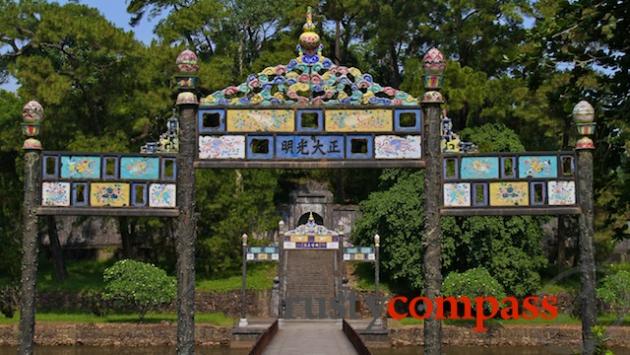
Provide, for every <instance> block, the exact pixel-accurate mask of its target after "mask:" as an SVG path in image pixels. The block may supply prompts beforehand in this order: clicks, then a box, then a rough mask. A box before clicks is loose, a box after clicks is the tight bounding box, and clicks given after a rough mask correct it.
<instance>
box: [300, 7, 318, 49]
mask: <svg viewBox="0 0 630 355" xmlns="http://www.w3.org/2000/svg"><path fill="white" fill-rule="evenodd" d="M315 28H316V27H315V24H314V23H313V9H312V8H311V7H310V6H309V7H308V9H307V10H306V23H305V24H304V26H302V29H303V30H304V32H302V34H301V35H300V46H299V49H300V52H301V53H300V55H302V53H304V54H307V55H314V54H317V52H318V51H320V39H319V35H318V34H317V33H316V32H315Z"/></svg>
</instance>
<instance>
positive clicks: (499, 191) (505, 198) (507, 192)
mask: <svg viewBox="0 0 630 355" xmlns="http://www.w3.org/2000/svg"><path fill="white" fill-rule="evenodd" d="M528 187H529V184H528V183H527V182H493V183H490V206H528V205H529V188H528Z"/></svg>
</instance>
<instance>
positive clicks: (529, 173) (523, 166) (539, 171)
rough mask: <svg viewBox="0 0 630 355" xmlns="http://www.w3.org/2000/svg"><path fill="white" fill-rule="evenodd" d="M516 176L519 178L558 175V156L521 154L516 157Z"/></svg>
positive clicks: (552, 176) (553, 176)
mask: <svg viewBox="0 0 630 355" xmlns="http://www.w3.org/2000/svg"><path fill="white" fill-rule="evenodd" d="M518 176H519V177H520V178H521V179H524V178H528V177H532V178H555V177H557V176H558V158H557V157H556V156H555V155H549V156H521V157H519V158H518Z"/></svg>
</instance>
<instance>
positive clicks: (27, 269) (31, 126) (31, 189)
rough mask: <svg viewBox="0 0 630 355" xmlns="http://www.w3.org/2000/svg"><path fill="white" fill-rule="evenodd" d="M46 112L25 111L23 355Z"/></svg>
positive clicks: (29, 341)
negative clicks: (42, 130) (41, 140)
mask: <svg viewBox="0 0 630 355" xmlns="http://www.w3.org/2000/svg"><path fill="white" fill-rule="evenodd" d="M43 119H44V109H43V108H42V106H41V105H40V104H39V103H38V102H37V101H30V102H29V103H27V104H26V105H25V106H24V108H23V109H22V121H23V122H22V133H23V134H24V135H25V136H26V137H28V138H27V139H26V140H25V141H24V145H23V146H22V149H23V150H24V203H23V206H22V277H21V281H20V283H21V296H20V346H19V350H18V353H19V354H21V355H30V354H33V337H34V332H35V293H36V289H35V287H36V280H37V249H38V245H37V232H38V228H37V222H38V218H37V214H36V209H37V207H38V206H39V202H40V193H39V189H38V187H39V186H40V181H41V166H42V162H41V160H42V157H41V152H42V144H41V142H40V141H39V140H38V139H37V138H35V137H37V136H39V133H40V131H41V124H42V120H43Z"/></svg>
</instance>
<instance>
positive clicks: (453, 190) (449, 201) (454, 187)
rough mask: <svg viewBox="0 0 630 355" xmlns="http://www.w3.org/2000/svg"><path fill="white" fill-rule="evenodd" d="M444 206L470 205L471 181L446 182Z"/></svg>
mask: <svg viewBox="0 0 630 355" xmlns="http://www.w3.org/2000/svg"><path fill="white" fill-rule="evenodd" d="M444 206H446V207H469V206H470V183H449V184H444Z"/></svg>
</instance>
